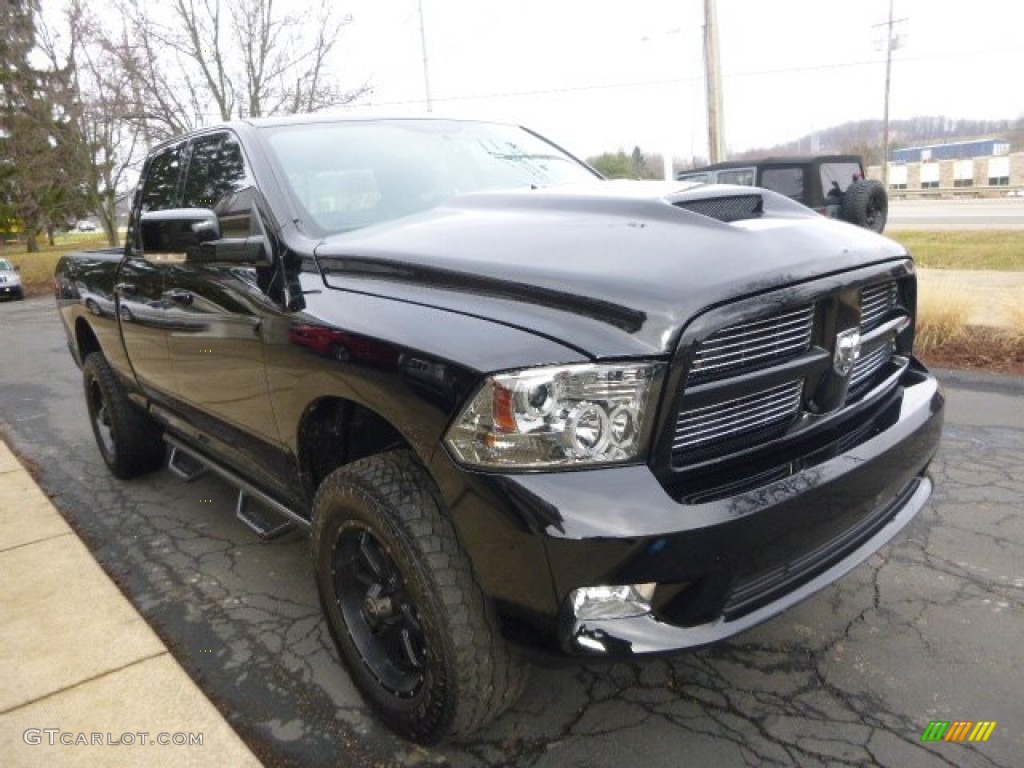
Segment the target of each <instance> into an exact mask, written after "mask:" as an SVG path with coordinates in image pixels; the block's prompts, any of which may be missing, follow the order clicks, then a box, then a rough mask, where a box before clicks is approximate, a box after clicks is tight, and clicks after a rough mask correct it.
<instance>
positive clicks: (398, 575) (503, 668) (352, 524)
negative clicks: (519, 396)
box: [312, 451, 525, 744]
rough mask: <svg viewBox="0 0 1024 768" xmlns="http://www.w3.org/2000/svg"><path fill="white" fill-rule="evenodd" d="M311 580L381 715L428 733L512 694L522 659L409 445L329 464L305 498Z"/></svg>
mask: <svg viewBox="0 0 1024 768" xmlns="http://www.w3.org/2000/svg"><path fill="white" fill-rule="evenodd" d="M313 515H314V517H313V536H312V545H313V555H314V558H315V571H316V582H317V589H318V592H319V594H320V602H321V605H322V607H323V610H324V615H325V616H326V618H327V623H328V626H329V628H330V630H331V635H332V636H333V637H334V641H335V643H336V645H337V647H338V651H339V653H340V654H341V657H342V658H343V659H344V661H345V663H346V665H347V667H348V670H349V672H350V674H351V676H352V679H353V681H354V682H355V683H356V685H357V686H358V687H359V688H360V690H361V691H362V692H363V694H364V696H365V697H366V699H367V700H368V702H369V703H370V704H371V705H372V706H373V708H374V709H375V710H376V711H377V714H378V715H379V716H380V718H381V719H382V720H384V721H385V722H386V723H387V724H388V725H390V726H391V727H392V728H394V729H395V730H396V731H398V732H399V733H401V734H402V735H403V736H406V737H407V738H409V739H412V740H413V741H416V742H419V743H421V744H436V743H438V742H440V741H446V740H451V739H457V738H460V737H465V736H468V735H469V734H471V733H472V732H473V731H475V730H477V729H479V728H481V727H482V726H484V725H485V724H487V723H488V722H490V721H491V720H493V719H494V718H496V717H497V716H498V715H499V714H501V712H503V711H504V710H505V709H506V708H507V707H509V706H510V705H511V704H512V703H514V702H515V700H516V699H517V698H518V696H519V693H520V692H521V690H522V685H523V682H524V680H525V668H524V665H523V663H522V662H521V661H520V660H519V659H517V658H516V657H514V656H513V655H512V654H511V653H510V652H509V649H508V647H507V645H506V643H505V640H504V638H502V636H501V634H500V632H499V630H498V626H497V618H496V616H495V614H494V610H493V607H492V606H491V604H490V602H489V601H488V600H487V599H486V598H485V597H484V595H483V593H482V592H481V590H480V587H479V586H478V585H477V584H476V582H475V580H474V578H473V574H472V570H471V567H470V563H469V559H468V558H467V557H466V554H465V553H464V552H463V551H462V549H461V547H460V546H459V543H458V540H457V539H456V536H455V530H454V528H453V527H452V524H451V522H450V521H449V520H448V518H447V517H446V516H445V515H444V514H443V512H442V509H441V506H440V504H439V502H438V500H437V498H436V496H435V489H434V485H433V481H432V480H431V478H430V476H429V475H428V474H427V472H426V471H425V470H424V469H423V467H422V466H421V465H420V464H419V463H418V462H417V461H416V459H415V457H414V456H413V455H412V454H411V453H409V452H408V451H394V452H389V453H384V454H378V455H376V456H370V457H368V458H365V459H361V460H359V461H355V462H353V463H351V464H349V465H347V466H344V467H341V468H339V469H337V470H335V471H334V472H333V473H331V474H330V475H329V476H328V477H327V479H326V480H325V481H324V482H323V484H322V485H321V486H320V489H319V490H318V491H317V494H316V499H315V501H314V503H313Z"/></svg>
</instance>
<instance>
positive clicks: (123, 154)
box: [40, 0, 146, 246]
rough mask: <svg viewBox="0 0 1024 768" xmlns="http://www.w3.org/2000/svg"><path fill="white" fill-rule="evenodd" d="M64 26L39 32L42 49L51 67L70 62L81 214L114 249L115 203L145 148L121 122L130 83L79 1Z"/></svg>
mask: <svg viewBox="0 0 1024 768" xmlns="http://www.w3.org/2000/svg"><path fill="white" fill-rule="evenodd" d="M64 21H65V25H64V29H63V34H61V33H59V32H57V31H56V30H54V29H52V28H48V27H45V26H44V27H43V29H42V30H41V34H40V38H41V41H40V48H41V49H42V50H43V52H44V53H45V54H46V55H47V56H48V57H49V58H50V59H51V61H52V62H53V63H54V65H56V63H57V62H58V61H60V60H61V59H62V58H65V59H66V60H67V61H68V62H69V63H68V68H69V73H70V86H71V89H72V91H73V93H74V95H75V98H74V99H73V100H71V102H70V103H71V104H72V105H73V106H72V107H71V109H70V110H69V115H68V117H69V119H70V121H71V125H72V127H73V130H74V131H75V132H76V135H77V142H76V147H77V149H78V153H77V158H76V160H77V162H76V170H77V172H78V175H79V177H80V178H81V182H80V185H81V189H82V195H83V197H84V200H85V208H86V210H87V211H88V212H90V213H94V214H96V215H97V216H98V217H99V219H100V223H101V224H102V226H103V230H104V232H105V233H106V236H107V241H108V242H109V244H110V245H111V246H116V245H118V244H119V240H120V238H119V235H118V221H117V203H118V200H119V199H121V198H123V197H124V196H125V195H127V194H128V187H129V185H130V183H131V182H132V181H133V180H134V178H135V169H136V168H137V166H138V165H139V163H140V162H141V160H142V156H143V154H144V150H145V148H146V147H145V143H144V141H143V136H142V126H141V125H140V123H139V122H137V121H130V120H126V119H125V115H126V114H127V113H128V112H129V111H130V110H131V109H132V108H133V106H134V99H133V83H132V79H131V77H130V74H129V72H127V71H126V70H125V69H123V68H122V67H119V66H117V64H118V62H117V60H116V57H115V56H114V55H113V54H112V52H111V51H110V50H109V48H108V47H107V46H106V45H105V44H104V43H105V39H104V37H103V34H102V33H101V27H100V24H99V22H98V21H97V20H96V18H95V16H93V15H91V14H90V12H89V11H88V10H87V9H86V7H85V6H84V4H83V2H82V1H81V0H72V1H71V3H70V4H69V6H68V7H67V9H66V15H65V19H64ZM65 36H66V40H62V37H65Z"/></svg>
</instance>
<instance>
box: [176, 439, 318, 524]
mask: <svg viewBox="0 0 1024 768" xmlns="http://www.w3.org/2000/svg"><path fill="white" fill-rule="evenodd" d="M164 442H166V443H167V444H168V445H169V446H170V447H171V457H170V459H168V461H167V468H168V469H170V470H171V472H173V473H174V474H176V475H177V476H178V477H180V478H181V479H182V480H184V481H185V482H186V483H191V482H192V481H193V480H197V479H198V478H200V477H202V476H203V475H204V474H206V472H207V471H212V472H213V473H214V474H217V475H219V476H220V477H221V478H222V479H224V480H226V481H227V482H229V483H231V485H233V486H235V487H236V488H237V489H238V501H237V502H236V503H235V517H237V518H238V519H239V520H240V521H242V523H244V524H245V526H246V527H247V528H249V529H250V530H251V531H252V532H253V533H255V534H256V535H257V536H259V537H260V538H261V539H263V540H265V541H269V540H270V539H276V538H277V537H278V536H283V535H284V534H286V533H288V531H291V530H293V529H295V528H297V527H298V528H303V529H305V530H308V529H309V525H310V524H309V521H308V520H307V519H306V518H304V517H302V516H301V515H299V514H298V513H296V512H295V511H293V510H292V509H290V508H289V507H286V506H285V505H284V504H282V503H281V502H279V501H277V500H276V499H273V498H271V497H270V496H268V495H267V494H265V493H264V492H263V491H261V490H260V489H259V488H257V487H255V486H254V485H252V484H251V483H249V482H247V481H246V480H243V479H242V478H241V477H239V476H238V475H237V474H235V473H234V472H232V471H231V470H230V469H227V468H225V467H222V466H220V465H219V464H216V463H214V462H212V461H211V460H210V459H208V458H206V457H205V456H203V455H202V454H200V453H199V452H198V451H196V450H195V449H193V448H191V447H190V446H188V445H186V444H185V443H183V442H181V441H180V440H178V439H177V438H176V437H174V436H173V435H168V434H164ZM250 499H253V500H255V501H257V502H259V504H260V505H261V506H262V507H264V508H265V509H263V510H260V511H257V510H255V509H251V508H250V506H249V500H250ZM267 513H269V514H267Z"/></svg>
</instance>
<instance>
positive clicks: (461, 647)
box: [312, 450, 527, 744]
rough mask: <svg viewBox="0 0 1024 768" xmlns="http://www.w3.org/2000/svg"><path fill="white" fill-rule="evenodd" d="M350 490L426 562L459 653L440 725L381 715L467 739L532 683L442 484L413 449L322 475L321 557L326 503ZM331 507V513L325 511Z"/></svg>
mask: <svg viewBox="0 0 1024 768" xmlns="http://www.w3.org/2000/svg"><path fill="white" fill-rule="evenodd" d="M349 495H351V496H355V497H359V498H361V499H362V501H363V502H364V503H365V504H366V505H367V507H368V508H370V509H373V510H374V511H375V513H376V514H377V516H378V517H379V519H380V521H381V522H382V524H384V525H387V526H389V528H390V529H391V531H392V532H394V533H396V534H397V536H398V538H400V539H401V540H402V541H404V543H406V544H407V545H409V546H410V548H411V549H412V551H413V552H414V553H415V556H416V557H417V558H419V559H420V562H419V563H414V564H412V565H413V567H415V568H417V569H418V572H419V573H420V575H421V577H422V578H425V579H426V583H427V584H428V585H429V588H430V590H431V591H432V592H433V594H434V595H436V597H437V598H439V600H438V603H437V604H436V605H439V606H440V610H441V611H442V612H443V616H442V617H441V625H442V626H447V627H448V628H449V631H448V633H447V642H448V643H450V644H452V645H453V649H452V650H453V651H454V653H453V654H452V656H453V658H454V663H453V664H452V665H451V666H452V668H453V671H454V672H455V679H454V692H455V693H454V696H453V697H452V700H451V701H450V702H448V707H447V709H448V711H447V712H444V713H443V714H442V716H440V717H439V718H438V719H437V722H433V723H422V724H419V723H409V722H396V721H395V719H394V718H393V717H390V716H389V713H387V712H384V711H382V712H380V714H381V715H382V716H383V718H384V719H385V720H387V721H388V722H389V723H390V724H391V725H392V726H393V727H395V728H396V729H398V730H400V731H402V732H403V733H404V734H405V735H406V736H408V737H410V738H412V739H414V740H415V741H418V742H420V743H423V744H433V743H438V742H440V741H453V740H458V739H459V738H464V737H466V736H469V735H470V734H472V733H473V732H474V731H477V730H479V729H480V728H481V727H483V726H484V725H486V724H487V723H489V722H491V721H492V720H494V719H495V718H496V717H498V715H500V714H501V713H502V712H503V711H505V710H506V709H507V708H508V707H509V706H511V705H512V704H513V703H515V701H516V700H517V699H518V698H519V695H520V694H521V693H522V689H523V686H524V685H525V682H526V677H527V667H526V664H525V663H524V662H523V660H522V659H520V658H518V657H517V656H516V655H515V654H513V653H512V652H510V650H509V648H508V646H507V643H506V641H505V639H504V637H502V635H501V632H500V630H499V628H498V622H497V617H496V615H495V612H494V609H493V606H492V605H491V603H490V601H489V600H488V599H487V598H486V597H485V596H484V594H483V592H482V591H481V589H480V587H479V586H478V584H477V582H476V580H475V579H474V577H473V573H472V568H471V564H470V561H469V558H468V557H467V555H466V554H465V552H464V551H463V550H462V547H461V546H460V544H459V541H458V539H457V537H456V533H455V529H454V527H453V525H452V523H451V521H450V520H449V519H448V517H447V516H446V515H445V514H444V513H443V512H442V509H443V503H442V502H441V500H440V499H439V496H438V493H437V489H436V486H435V485H434V482H433V480H432V479H431V478H430V476H429V474H428V473H427V472H426V470H425V469H424V468H423V467H422V465H420V463H419V462H418V461H417V459H416V457H415V456H414V455H413V454H412V453H411V452H409V451H405V450H402V451H391V452H387V453H382V454H377V455H374V456H370V457H367V458H364V459H360V460H359V461H355V462H353V463H351V464H349V465H346V466H343V467H341V468H339V469H337V470H335V471H334V472H333V473H332V474H331V475H329V476H328V477H327V478H326V480H324V482H323V483H322V484H321V486H320V488H319V490H318V491H317V494H316V500H315V501H314V505H313V509H314V520H313V536H312V544H313V548H314V557H315V558H316V557H317V554H318V551H319V548H320V546H321V544H320V542H321V540H322V537H323V533H324V530H325V528H326V526H327V524H328V522H329V516H330V515H329V511H330V510H331V507H325V505H327V504H331V505H333V509H339V508H340V507H341V505H342V504H343V503H344V499H345V497H346V496H349ZM328 500H329V501H328ZM325 508H326V509H327V510H328V514H322V511H323V510H325ZM392 555H393V556H394V553H392ZM406 565H409V564H406ZM321 599H324V596H323V594H321ZM356 682H357V683H358V682H359V681H358V680H356ZM370 700H371V702H372V701H373V700H372V699H370ZM378 709H379V708H378Z"/></svg>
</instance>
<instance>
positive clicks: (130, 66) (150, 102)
mask: <svg viewBox="0 0 1024 768" xmlns="http://www.w3.org/2000/svg"><path fill="white" fill-rule="evenodd" d="M117 10H118V15H119V16H120V17H121V18H123V19H125V29H126V30H131V31H132V34H131V36H129V35H128V34H127V33H126V32H124V31H122V32H120V33H119V35H118V36H117V37H113V36H111V37H108V38H107V40H106V50H107V51H108V52H110V53H111V54H112V55H113V56H114V57H115V58H116V60H117V62H118V65H119V66H120V68H121V69H122V70H123V71H124V72H125V73H126V74H127V75H128V77H129V78H130V80H131V82H132V84H133V85H132V88H131V89H130V93H132V94H133V95H134V96H135V99H136V102H137V103H136V105H135V106H134V108H132V109H130V110H128V111H127V113H126V114H127V115H128V116H129V117H133V118H136V119H142V120H145V121H146V122H147V123H148V130H149V131H150V132H151V133H152V134H154V136H155V137H160V138H162V137H166V136H172V135H176V134H179V133H182V132H185V131H187V130H190V129H192V128H194V127H197V126H199V125H202V124H204V123H207V122H210V121H211V119H212V120H230V119H233V118H239V117H260V116H264V115H276V114H290V113H295V112H310V111H315V110H318V109H323V108H326V107H331V106H338V105H343V104H348V103H350V102H352V101H354V100H355V99H358V98H359V97H361V96H363V95H365V94H367V93H368V92H369V87H368V86H367V85H365V84H363V85H360V86H357V87H354V88H349V89H345V88H343V87H342V86H341V84H340V82H339V80H338V78H337V77H336V76H335V75H334V70H335V67H334V66H333V58H334V54H335V52H336V50H335V49H336V46H337V43H338V41H339V39H340V38H341V35H342V33H343V31H344V29H345V27H347V26H348V25H349V24H350V23H351V21H352V17H351V16H348V15H342V14H340V13H339V12H338V11H337V9H336V5H335V3H333V2H331V0H301V1H300V2H291V3H282V2H280V1H278V2H275V0H171V1H170V3H169V4H168V5H166V6H149V5H146V4H137V3H136V2H133V0H117Z"/></svg>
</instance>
